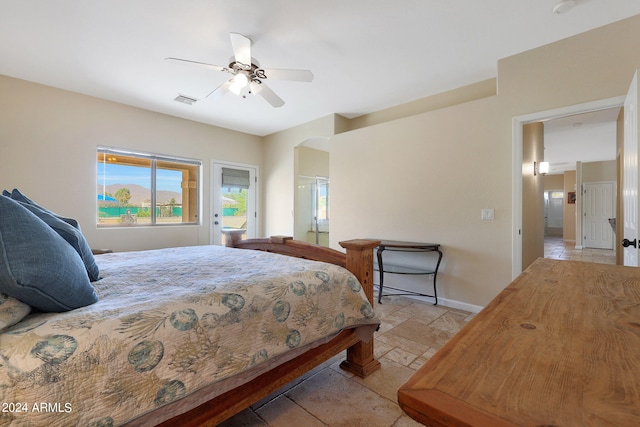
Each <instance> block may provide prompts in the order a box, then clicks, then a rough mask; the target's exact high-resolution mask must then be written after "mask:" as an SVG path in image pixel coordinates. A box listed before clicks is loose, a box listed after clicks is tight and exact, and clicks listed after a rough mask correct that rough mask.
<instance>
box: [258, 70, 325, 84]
mask: <svg viewBox="0 0 640 427" xmlns="http://www.w3.org/2000/svg"><path fill="white" fill-rule="evenodd" d="M259 72H261V73H262V74H263V75H264V77H262V76H259V75H258V73H259ZM256 75H258V77H259V78H262V79H273V80H293V81H296V82H310V81H313V73H312V72H311V71H309V70H280V69H274V68H260V69H258V70H256Z"/></svg>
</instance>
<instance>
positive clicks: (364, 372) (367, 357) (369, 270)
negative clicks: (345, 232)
mask: <svg viewBox="0 0 640 427" xmlns="http://www.w3.org/2000/svg"><path fill="white" fill-rule="evenodd" d="M339 243H340V246H342V247H343V248H345V249H346V250H347V265H346V268H347V270H349V271H350V272H352V273H353V274H354V275H355V276H356V278H357V279H358V280H359V281H360V284H362V287H363V288H364V291H365V294H366V295H367V299H368V300H369V302H370V303H371V306H372V307H373V305H374V301H373V249H374V248H375V247H377V246H378V245H379V244H380V242H379V241H378V240H363V239H356V240H347V241H343V242H339ZM340 367H341V368H342V369H344V370H345V371H349V372H351V373H352V374H354V375H357V376H359V377H360V378H364V377H366V376H368V375H369V374H371V373H372V372H374V371H375V370H376V369H378V368H379V367H380V362H379V361H378V360H377V359H375V358H374V357H373V339H372V340H370V341H369V342H367V343H365V342H362V341H359V342H358V343H357V344H355V345H353V346H351V347H349V348H348V349H347V360H345V361H343V362H342V363H341V364H340Z"/></svg>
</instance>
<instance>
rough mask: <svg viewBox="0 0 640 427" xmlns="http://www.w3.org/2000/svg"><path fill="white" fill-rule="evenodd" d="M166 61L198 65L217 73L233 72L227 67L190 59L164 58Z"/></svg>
mask: <svg viewBox="0 0 640 427" xmlns="http://www.w3.org/2000/svg"><path fill="white" fill-rule="evenodd" d="M164 60H165V61H169V62H174V63H176V64H192V65H197V66H199V67H205V68H209V69H210V70H215V71H227V72H229V71H231V70H229V68H227V67H221V66H220V65H213V64H207V63H205V62H198V61H190V60H188V59H180V58H164Z"/></svg>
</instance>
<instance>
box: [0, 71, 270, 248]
mask: <svg viewBox="0 0 640 427" xmlns="http://www.w3.org/2000/svg"><path fill="white" fill-rule="evenodd" d="M0 93H1V94H2V96H0V162H1V167H0V183H2V187H3V189H8V190H11V189H12V188H14V187H18V188H20V189H21V190H23V191H24V192H25V193H26V194H27V195H28V196H29V197H31V198H33V199H34V200H35V201H37V202H39V203H40V204H42V205H44V206H46V207H48V208H50V209H52V210H54V211H56V212H58V213H60V214H62V215H67V216H70V217H73V218H76V219H78V221H79V222H80V224H81V226H82V231H83V232H84V234H85V235H86V237H87V240H88V241H89V244H90V245H91V246H92V247H101V248H102V247H107V248H112V249H114V250H136V249H146V248H157V247H165V246H185V245H197V244H206V243H209V221H208V218H209V210H210V201H211V198H210V197H209V194H210V179H211V178H210V173H209V169H210V162H211V160H212V159H216V160H225V161H229V162H240V163H248V164H253V165H257V166H262V158H263V151H262V140H261V138H259V137H256V136H252V135H247V134H242V133H239V132H234V131H230V130H226V129H222V128H216V127H213V126H208V125H204V124H201V123H196V122H192V121H188V120H183V119H178V118H175V117H171V116H166V115H163V114H158V113H153V112H151V111H147V110H141V109H138V108H133V107H128V106H124V105H122V104H116V103H113V102H109V101H104V100H100V99H97V98H92V97H88V96H84V95H79V94H75V93H71V92H66V91H63V90H58V89H54V88H50V87H46V86H41V85H38V84H34V83H29V82H25V81H22V80H16V79H13V78H10V77H4V76H0ZM98 145H104V146H110V147H118V148H128V149H133V150H140V151H145V152H151V153H160V154H168V155H176V156H182V157H188V158H194V159H199V160H202V162H203V179H202V181H201V185H202V188H203V196H204V197H203V206H202V212H203V216H202V220H203V221H202V222H203V224H202V225H201V226H178V227H156V228H149V227H147V228H135V229H130V228H126V229H104V228H103V229H98V228H96V225H95V224H96V220H95V218H96V208H95V204H96V147H97V146H98Z"/></svg>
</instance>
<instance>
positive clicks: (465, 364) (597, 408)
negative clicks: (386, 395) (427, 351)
mask: <svg viewBox="0 0 640 427" xmlns="http://www.w3.org/2000/svg"><path fill="white" fill-rule="evenodd" d="M398 402H399V403H400V406H401V407H402V409H403V410H404V411H405V412H407V413H408V414H409V415H410V416H411V417H412V418H414V419H416V420H418V421H420V422H421V423H423V424H426V425H431V426H445V425H446V426H487V427H489V426H490V427H500V426H562V427H569V426H581V427H582V426H612V427H613V426H616V427H622V426H634V427H635V426H640V269H638V268H630V267H621V266H613V265H603V264H591V263H584V262H577V261H557V260H549V259H538V260H537V261H535V262H534V263H533V264H532V265H531V266H530V267H529V268H528V269H527V270H526V271H525V272H523V273H522V275H520V276H519V277H518V278H517V279H516V280H514V281H513V282H512V283H511V284H510V285H509V286H508V287H507V288H505V289H504V290H503V291H502V292H501V293H500V294H499V295H498V296H497V297H496V298H495V299H494V300H493V301H491V303H490V304H489V305H487V307H485V309H484V310H482V311H481V312H480V313H478V314H477V315H476V317H475V318H474V319H473V320H471V322H469V323H468V324H467V325H466V326H465V327H464V328H463V329H462V330H461V331H460V332H459V333H458V334H457V335H456V336H455V337H454V338H453V339H452V340H451V341H449V342H448V343H447V344H446V345H445V346H444V347H442V349H440V351H438V352H437V353H436V354H435V355H434V356H433V357H432V358H431V359H430V360H429V361H428V362H427V363H426V364H425V365H424V366H423V367H422V368H421V369H420V370H419V371H417V372H416V373H415V374H414V375H413V377H412V378H410V379H409V381H408V382H407V383H406V384H404V385H403V386H402V387H401V388H400V389H399V390H398Z"/></svg>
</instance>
